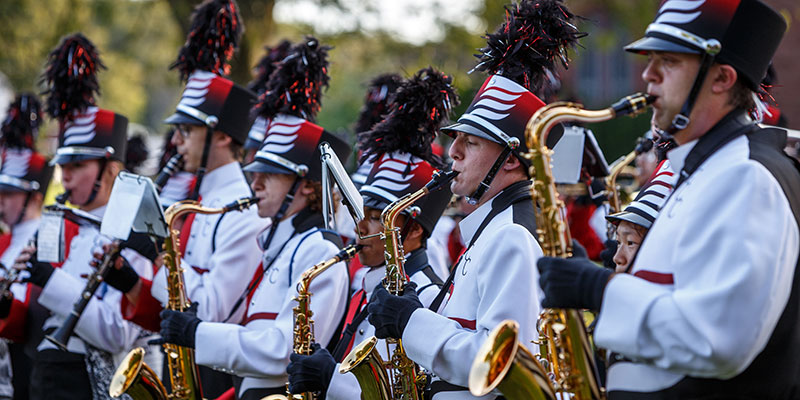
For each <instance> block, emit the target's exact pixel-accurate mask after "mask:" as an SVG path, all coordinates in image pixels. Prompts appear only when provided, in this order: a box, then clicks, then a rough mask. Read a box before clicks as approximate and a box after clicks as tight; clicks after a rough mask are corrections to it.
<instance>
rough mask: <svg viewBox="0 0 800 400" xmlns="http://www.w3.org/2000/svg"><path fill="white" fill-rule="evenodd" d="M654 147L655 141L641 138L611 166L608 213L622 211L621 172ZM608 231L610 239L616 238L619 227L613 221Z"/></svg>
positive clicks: (608, 185) (608, 225)
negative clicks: (620, 198)
mask: <svg viewBox="0 0 800 400" xmlns="http://www.w3.org/2000/svg"><path fill="white" fill-rule="evenodd" d="M652 148H653V141H652V140H648V139H640V141H639V142H638V143H636V147H634V149H633V150H631V152H630V153H628V154H626V155H625V156H623V157H620V158H619V160H617V161H615V162H614V163H613V164H611V166H610V167H609V169H610V171H611V173H609V174H608V176H607V177H606V179H605V184H606V197H607V198H608V214H609V215H611V214H614V213H618V212H620V211H622V202H621V201H620V200H619V187H618V186H617V178H618V177H619V174H620V173H621V172H622V170H623V169H625V167H627V166H628V164H630V163H632V162H633V160H635V159H636V157H637V156H638V155H640V154H642V153H646V152H648V151H650V149H652ZM606 225H607V227H608V228H607V232H606V235H607V236H608V238H609V239H612V240H613V239H616V237H617V227H616V225H614V224H613V223H611V222H608V223H607V224H606Z"/></svg>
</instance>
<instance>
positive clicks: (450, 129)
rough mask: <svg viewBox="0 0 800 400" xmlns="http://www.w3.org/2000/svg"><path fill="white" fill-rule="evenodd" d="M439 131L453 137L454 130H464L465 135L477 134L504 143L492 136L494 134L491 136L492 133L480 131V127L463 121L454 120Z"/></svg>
mask: <svg viewBox="0 0 800 400" xmlns="http://www.w3.org/2000/svg"><path fill="white" fill-rule="evenodd" d="M441 131H442V133H444V134H446V135H448V136H450V137H455V135H456V132H464V133H466V134H467V135H472V136H477V137H479V138H483V139H486V140H488V141H491V142H494V143H499V144H505V143H502V142H500V141H499V140H498V139H497V138H496V137H494V136H492V135H490V134H488V133H486V132H484V131H482V130H480V129H478V128H476V127H474V126H472V125H469V124H465V123H462V122H456V123H455V124H453V125H449V126H445V127H444V128H442V129H441Z"/></svg>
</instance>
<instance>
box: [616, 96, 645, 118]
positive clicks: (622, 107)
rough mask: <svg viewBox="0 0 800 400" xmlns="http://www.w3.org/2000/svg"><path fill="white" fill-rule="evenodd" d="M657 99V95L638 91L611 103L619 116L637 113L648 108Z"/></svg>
mask: <svg viewBox="0 0 800 400" xmlns="http://www.w3.org/2000/svg"><path fill="white" fill-rule="evenodd" d="M654 101H656V96H653V95H652V94H645V93H636V94H632V95H630V96H626V97H623V98H622V99H621V100H619V101H618V102H616V103H614V104H613V105H611V108H613V109H614V113H615V114H616V116H617V117H621V116H623V115H631V116H633V115H636V114H639V113H641V112H643V111H644V110H646V109H647V106H649V105H650V104H653V102H654Z"/></svg>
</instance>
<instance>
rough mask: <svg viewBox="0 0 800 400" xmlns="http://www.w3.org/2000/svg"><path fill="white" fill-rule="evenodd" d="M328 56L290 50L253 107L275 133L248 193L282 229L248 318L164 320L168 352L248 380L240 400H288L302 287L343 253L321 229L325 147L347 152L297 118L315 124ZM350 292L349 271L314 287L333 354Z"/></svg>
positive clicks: (179, 316)
mask: <svg viewBox="0 0 800 400" xmlns="http://www.w3.org/2000/svg"><path fill="white" fill-rule="evenodd" d="M328 49H329V47H327V46H322V45H320V44H319V42H318V41H317V40H316V39H314V38H311V37H309V38H306V40H305V41H304V42H302V43H300V44H298V45H296V46H294V47H292V49H290V51H289V56H288V57H287V60H286V61H285V62H284V63H283V64H281V65H280V66H279V67H278V69H277V70H276V72H275V74H274V75H273V78H272V79H271V80H270V82H269V83H268V84H267V91H266V92H265V94H264V95H262V97H261V102H260V103H259V105H257V106H256V110H257V111H258V113H259V114H260V115H261V116H263V117H265V120H267V121H269V124H268V125H269V126H268V127H267V134H266V138H265V140H264V143H263V144H262V146H261V148H260V149H259V151H258V152H257V153H256V155H255V159H254V161H253V162H252V163H250V164H248V165H247V166H246V167H245V168H244V169H245V171H247V172H251V173H252V174H253V182H252V184H251V187H252V189H253V191H254V192H255V195H256V196H257V197H258V198H259V199H260V200H259V203H258V214H259V216H260V217H261V218H270V219H272V220H273V221H275V222H274V223H273V224H272V225H271V226H270V227H269V228H268V229H266V230H264V231H262V232H261V233H260V234H259V236H258V243H259V245H260V247H261V248H262V250H263V257H262V262H261V265H260V267H259V268H258V270H257V271H256V274H255V276H254V277H253V279H252V280H251V282H250V284H249V285H248V290H247V292H246V300H247V304H246V307H243V310H242V311H243V314H244V315H243V318H241V317H240V318H239V319H237V320H236V322H239V321H241V322H240V323H238V324H237V323H219V322H201V321H200V319H198V318H197V317H196V316H194V315H192V314H191V313H185V312H184V313H181V312H177V311H169V310H166V311H164V312H163V313H162V317H163V320H162V322H161V326H162V329H161V334H162V336H163V339H164V340H165V341H166V342H169V343H175V344H178V345H181V346H188V347H194V348H196V353H195V355H196V361H197V363H198V364H202V365H207V366H211V367H214V368H217V369H223V370H225V371H228V372H230V373H232V374H235V375H237V376H239V377H241V378H242V379H237V381H236V398H238V399H260V398H262V397H264V396H267V395H270V394H283V393H285V392H286V387H285V383H286V372H285V370H286V365H287V364H288V362H289V354H290V353H291V352H292V348H293V340H292V337H293V336H292V335H293V331H294V320H293V312H292V308H293V307H294V306H295V304H296V303H295V301H294V297H295V296H296V295H297V289H296V287H297V283H298V281H299V279H300V276H301V275H302V273H303V272H304V271H305V270H306V269H308V268H310V267H311V266H313V265H315V264H317V263H319V262H321V261H324V260H326V259H328V258H330V257H332V256H333V255H335V254H336V253H337V252H338V251H339V248H340V247H341V239H340V238H339V235H338V234H336V233H335V232H333V231H329V230H327V229H325V227H324V220H323V217H322V185H321V179H322V167H321V163H320V161H319V160H320V156H321V153H320V151H319V149H318V147H319V145H320V144H321V143H324V142H327V143H328V144H330V145H331V147H332V148H333V149H334V151H335V153H336V154H337V156H339V157H340V158H345V159H346V157H347V156H348V154H349V151H350V149H349V146H348V145H347V144H346V143H345V142H343V141H342V140H340V139H338V138H336V137H335V136H334V135H332V134H330V133H328V132H326V131H324V130H323V128H322V127H320V126H318V125H316V124H314V123H312V122H309V121H308V120H306V119H303V118H301V117H300V116H298V115H296V114H305V115H309V116H313V115H314V114H316V111H317V109H318V104H319V95H320V94H321V90H322V88H323V87H324V86H326V84H327V80H328V78H327V74H325V73H324V71H325V69H326V68H327V65H328V63H327V60H326V58H327V51H328ZM304 62H305V63H307V64H303V63H304ZM304 68H306V70H305V71H304V70H303V69H304ZM318 72H322V75H321V76H322V77H324V78H323V79H322V80H321V81H315V83H319V84H318V85H309V86H312V87H316V88H317V89H316V90H309V91H308V92H307V93H305V95H304V93H303V92H304V91H305V90H306V89H305V88H306V86H305V85H298V84H297V83H298V82H304V80H305V79H307V78H308V77H309V76H319V75H317V73H318ZM285 90H291V91H292V92H291V95H290V96H289V97H291V99H292V100H291V101H288V100H287V101H285V102H282V101H277V102H276V98H275V97H274V96H275V95H276V94H277V96H284V95H285V93H286V92H285ZM299 110H303V112H299ZM348 285H349V278H348V274H347V267H346V265H344V263H340V264H338V265H334V266H333V267H331V269H330V270H328V271H326V272H324V273H323V274H322V275H320V276H319V277H318V278H317V279H315V280H314V281H313V283H312V284H311V287H310V292H312V293H313V301H311V309H312V311H313V313H314V314H313V315H314V334H315V340H316V341H317V342H319V343H321V344H327V343H328V341H329V340H330V339H331V338H332V337H333V336H334V333H335V331H336V329H337V326H338V324H339V323H340V321H341V319H342V316H343V315H344V311H345V306H346V301H347V294H348ZM237 315H239V316H241V315H242V313H238V314H237Z"/></svg>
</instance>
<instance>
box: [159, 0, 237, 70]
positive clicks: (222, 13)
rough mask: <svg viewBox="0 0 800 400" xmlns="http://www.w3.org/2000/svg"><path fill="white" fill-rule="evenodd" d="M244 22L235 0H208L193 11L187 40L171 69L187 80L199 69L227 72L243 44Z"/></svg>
mask: <svg viewBox="0 0 800 400" xmlns="http://www.w3.org/2000/svg"><path fill="white" fill-rule="evenodd" d="M242 32H244V24H243V23H242V18H241V17H240V16H239V6H237V5H236V1H234V0H205V1H204V2H202V3H201V4H200V5H198V6H197V7H196V8H195V9H194V12H193V13H192V25H191V27H190V28H189V34H188V35H187V36H186V43H184V44H183V47H181V49H180V51H179V52H178V59H177V60H175V62H174V63H172V65H170V66H169V68H170V69H177V70H178V72H180V74H181V81H183V82H186V81H187V80H188V79H189V75H191V74H192V72H194V71H196V70H202V71H208V72H213V73H215V74H218V75H227V74H228V72H229V71H230V64H228V61H230V59H231V57H233V53H234V52H235V51H236V49H237V48H238V46H239V40H240V39H241V37H242Z"/></svg>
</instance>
